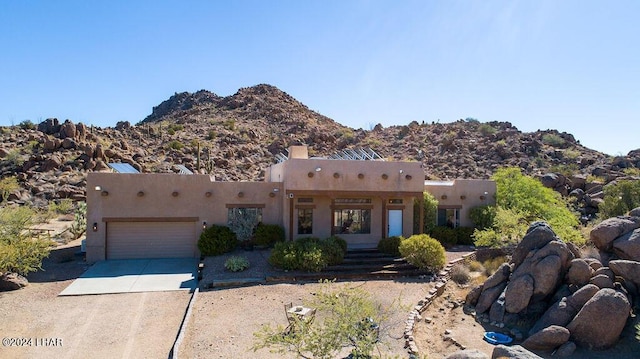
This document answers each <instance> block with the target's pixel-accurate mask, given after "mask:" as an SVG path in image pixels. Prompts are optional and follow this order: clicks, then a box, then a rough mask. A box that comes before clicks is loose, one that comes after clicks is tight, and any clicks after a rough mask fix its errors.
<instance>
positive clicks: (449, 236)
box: [430, 226, 458, 247]
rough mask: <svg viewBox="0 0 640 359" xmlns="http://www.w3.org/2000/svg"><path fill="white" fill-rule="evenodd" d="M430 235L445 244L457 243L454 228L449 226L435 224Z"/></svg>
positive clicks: (452, 244) (453, 244)
mask: <svg viewBox="0 0 640 359" xmlns="http://www.w3.org/2000/svg"><path fill="white" fill-rule="evenodd" d="M430 234H431V237H432V238H435V239H437V240H438V242H440V243H442V245H445V246H448V247H450V246H455V245H456V244H457V243H458V236H457V234H456V230H455V229H453V228H451V227H446V226H437V227H434V228H433V229H432V230H431V233H430Z"/></svg>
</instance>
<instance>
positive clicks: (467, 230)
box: [455, 227, 475, 245]
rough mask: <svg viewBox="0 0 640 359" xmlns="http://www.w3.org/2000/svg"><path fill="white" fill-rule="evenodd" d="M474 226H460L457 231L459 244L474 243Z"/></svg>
mask: <svg viewBox="0 0 640 359" xmlns="http://www.w3.org/2000/svg"><path fill="white" fill-rule="evenodd" d="M474 230H475V229H474V228H473V227H458V228H456V229H455V231H456V239H457V242H458V244H464V245H473V231H474Z"/></svg>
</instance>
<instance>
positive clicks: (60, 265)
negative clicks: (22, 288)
mask: <svg viewBox="0 0 640 359" xmlns="http://www.w3.org/2000/svg"><path fill="white" fill-rule="evenodd" d="M89 267H90V265H89V264H87V263H86V261H85V259H84V253H81V252H80V245H77V246H70V247H63V248H55V249H53V250H51V252H50V253H49V256H48V257H47V258H45V259H44V260H43V261H42V269H39V270H37V271H35V272H31V273H29V274H28V275H27V276H26V277H27V280H29V282H31V283H50V282H61V281H66V280H72V279H76V278H78V277H80V276H81V275H82V274H83V273H84V272H85V271H86V270H87V269H88V268H89Z"/></svg>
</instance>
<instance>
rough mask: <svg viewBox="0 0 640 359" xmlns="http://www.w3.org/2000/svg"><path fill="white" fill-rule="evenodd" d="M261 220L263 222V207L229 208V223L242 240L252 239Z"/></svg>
mask: <svg viewBox="0 0 640 359" xmlns="http://www.w3.org/2000/svg"><path fill="white" fill-rule="evenodd" d="M260 222H262V208H246V207H238V208H229V212H228V218H227V225H228V226H229V228H230V229H231V230H232V231H233V232H234V233H235V234H236V236H238V240H240V241H247V240H249V239H251V236H253V232H254V231H255V229H256V226H258V223H260Z"/></svg>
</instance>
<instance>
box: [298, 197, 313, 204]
mask: <svg viewBox="0 0 640 359" xmlns="http://www.w3.org/2000/svg"><path fill="white" fill-rule="evenodd" d="M298 203H313V198H307V197H302V198H298Z"/></svg>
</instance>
